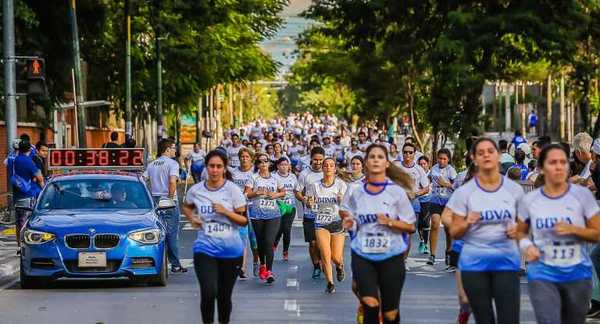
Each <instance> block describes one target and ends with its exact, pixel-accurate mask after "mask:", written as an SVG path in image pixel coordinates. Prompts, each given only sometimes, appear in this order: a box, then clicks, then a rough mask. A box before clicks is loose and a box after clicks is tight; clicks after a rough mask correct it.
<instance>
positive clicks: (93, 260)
mask: <svg viewBox="0 0 600 324" xmlns="http://www.w3.org/2000/svg"><path fill="white" fill-rule="evenodd" d="M79 267H80V268H103V267H106V252H79Z"/></svg>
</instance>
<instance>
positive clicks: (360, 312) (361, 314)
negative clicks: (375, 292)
mask: <svg viewBox="0 0 600 324" xmlns="http://www.w3.org/2000/svg"><path fill="white" fill-rule="evenodd" d="M364 322H365V310H364V308H363V307H362V305H358V309H357V310H356V324H364Z"/></svg>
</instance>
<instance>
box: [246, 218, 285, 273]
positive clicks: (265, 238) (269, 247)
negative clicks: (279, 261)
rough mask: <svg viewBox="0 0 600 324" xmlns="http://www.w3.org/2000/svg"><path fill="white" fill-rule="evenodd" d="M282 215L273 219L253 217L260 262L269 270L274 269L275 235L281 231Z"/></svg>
mask: <svg viewBox="0 0 600 324" xmlns="http://www.w3.org/2000/svg"><path fill="white" fill-rule="evenodd" d="M280 223H281V217H279V218H273V219H253V220H252V227H253V228H254V233H255V234H256V243H257V244H258V257H259V259H260V264H264V265H266V266H267V270H268V271H271V270H272V269H273V244H274V243H275V236H277V232H279V224H280Z"/></svg>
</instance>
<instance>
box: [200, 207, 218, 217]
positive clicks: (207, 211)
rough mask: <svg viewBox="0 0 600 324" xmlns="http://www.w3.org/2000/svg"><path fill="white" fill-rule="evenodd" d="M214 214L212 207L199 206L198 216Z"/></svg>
mask: <svg viewBox="0 0 600 324" xmlns="http://www.w3.org/2000/svg"><path fill="white" fill-rule="evenodd" d="M214 213H215V209H214V208H213V206H212V205H201V206H200V214H202V215H207V214H214Z"/></svg>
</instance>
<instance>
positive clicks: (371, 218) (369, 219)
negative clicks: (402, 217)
mask: <svg viewBox="0 0 600 324" xmlns="http://www.w3.org/2000/svg"><path fill="white" fill-rule="evenodd" d="M385 216H387V217H390V215H388V214H385ZM376 222H377V214H358V223H359V224H367V223H376Z"/></svg>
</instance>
